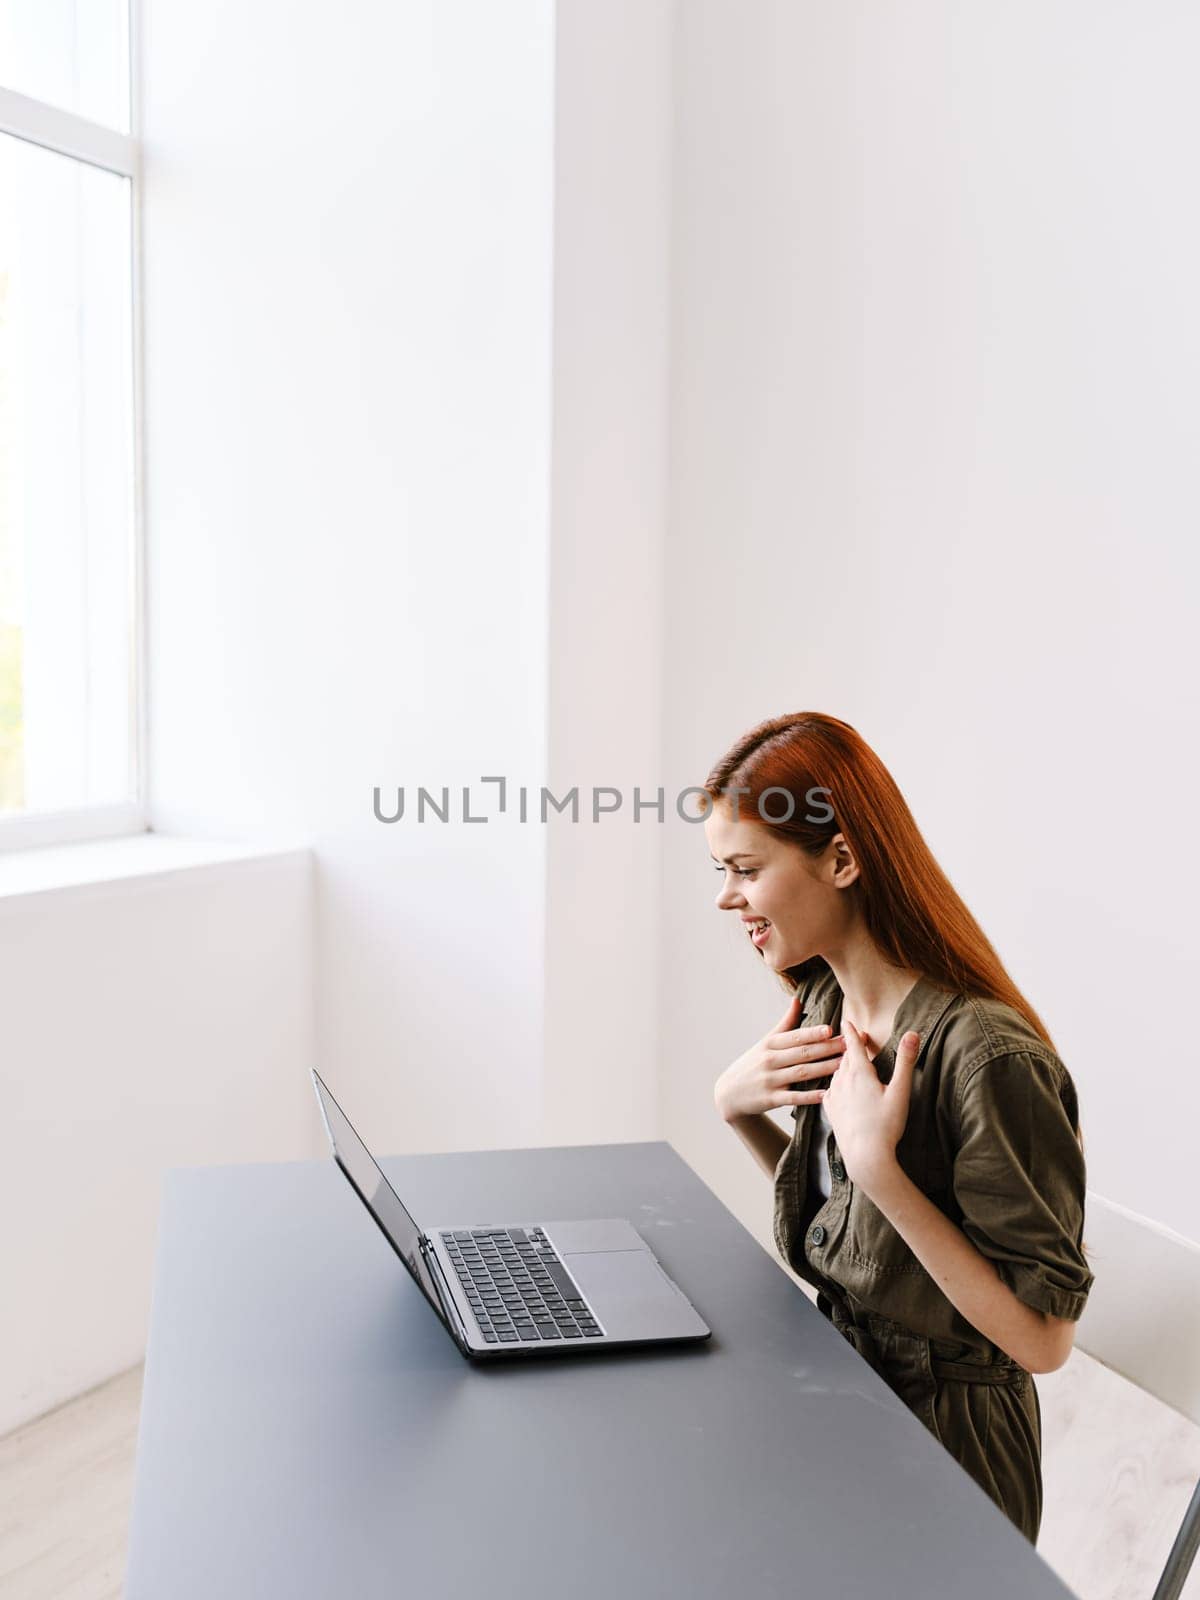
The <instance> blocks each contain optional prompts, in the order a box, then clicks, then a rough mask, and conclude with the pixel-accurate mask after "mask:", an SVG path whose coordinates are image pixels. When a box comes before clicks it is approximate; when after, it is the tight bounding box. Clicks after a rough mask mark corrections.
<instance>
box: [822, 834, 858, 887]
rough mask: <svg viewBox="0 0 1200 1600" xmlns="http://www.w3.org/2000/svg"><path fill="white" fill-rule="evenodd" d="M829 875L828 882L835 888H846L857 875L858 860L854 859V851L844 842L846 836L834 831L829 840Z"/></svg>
mask: <svg viewBox="0 0 1200 1600" xmlns="http://www.w3.org/2000/svg"><path fill="white" fill-rule="evenodd" d="M829 846H830V863H831V876H830V880H829V881H830V882H831V883H832V884H833V887H834V888H835V889H848V888H849V887H850V885H851V884H852V883H854V882H855V880H856V879H857V877H858V862H857V861H855V859H854V852H853V851H852V850H851V848H850V846H849V845H848V844H847V843H846V836H845V834H842V833H835V834H834V836H833V838H832V839H831V840H830V841H829Z"/></svg>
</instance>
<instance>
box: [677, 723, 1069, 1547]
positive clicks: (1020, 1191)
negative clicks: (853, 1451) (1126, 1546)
mask: <svg viewBox="0 0 1200 1600" xmlns="http://www.w3.org/2000/svg"><path fill="white" fill-rule="evenodd" d="M704 788H705V790H706V796H705V802H704V804H705V823H704V827H705V833H706V835H707V838H708V842H709V849H710V851H711V853H712V856H713V859H714V860H715V861H716V863H717V870H718V871H719V872H721V873H723V875H724V881H723V883H722V886H721V891H720V894H719V895H718V897H717V905H718V906H719V907H720V908H721V909H722V910H725V911H731V912H734V913H735V914H736V915H737V916H738V917H739V918H740V919H741V921H742V923H743V924H744V925H745V937H746V938H747V939H748V940H749V941H750V942H751V943H752V944H753V946H754V948H755V949H756V950H757V951H758V952H760V959H761V960H762V961H763V962H764V963H765V964H766V965H767V966H768V967H770V968H771V969H772V971H774V972H775V973H777V974H778V975H779V976H780V978H781V979H782V980H783V983H784V987H785V988H786V989H787V990H788V992H789V993H790V994H791V995H792V999H791V1002H790V1004H789V1005H788V1008H787V1010H786V1012H785V1013H784V1015H783V1017H782V1018H781V1020H780V1022H779V1024H778V1025H777V1027H776V1028H775V1029H774V1030H772V1031H771V1032H770V1033H768V1034H767V1035H766V1036H765V1037H764V1038H763V1039H760V1040H759V1041H758V1043H757V1044H755V1045H754V1046H752V1047H751V1049H749V1050H748V1051H747V1052H746V1054H745V1055H744V1056H742V1057H741V1058H740V1059H739V1060H738V1061H735V1062H734V1063H733V1065H732V1066H730V1067H729V1068H728V1070H727V1071H726V1072H724V1073H723V1074H722V1076H721V1077H720V1079H719V1080H718V1082H717V1084H716V1088H715V1091H714V1098H715V1101H716V1105H717V1109H718V1111H719V1112H720V1113H721V1115H722V1117H723V1118H724V1119H725V1121H726V1122H728V1123H729V1124H730V1125H731V1126H732V1127H733V1128H734V1129H735V1130H736V1131H737V1133H738V1134H739V1135H740V1136H741V1138H742V1139H743V1140H744V1142H745V1143H746V1145H747V1146H748V1148H749V1149H750V1150H751V1152H752V1153H753V1154H754V1156H755V1157H756V1159H757V1160H758V1161H759V1163H760V1164H761V1165H762V1167H763V1168H764V1169H765V1171H766V1172H768V1173H769V1174H770V1175H771V1177H772V1178H773V1179H774V1183H775V1241H776V1244H777V1245H778V1247H779V1251H780V1253H781V1255H782V1256H783V1258H784V1260H785V1261H787V1263H788V1264H789V1266H791V1267H792V1268H793V1270H794V1271H795V1272H796V1273H798V1274H799V1276H800V1277H802V1278H804V1279H805V1280H806V1281H807V1282H809V1283H811V1284H812V1285H813V1286H814V1288H815V1289H816V1290H817V1291H818V1293H817V1305H818V1306H819V1307H820V1309H821V1311H822V1312H823V1313H824V1314H825V1315H826V1316H827V1317H828V1318H830V1320H831V1321H832V1322H833V1323H834V1324H835V1326H836V1327H837V1328H838V1329H839V1330H840V1331H841V1332H842V1333H843V1334H844V1335H845V1336H846V1338H847V1339H849V1340H850V1341H851V1343H852V1344H853V1345H854V1346H855V1348H856V1349H857V1350H858V1351H859V1353H860V1354H861V1355H863V1356H864V1357H865V1358H866V1360H867V1361H869V1362H870V1363H871V1365H872V1366H873V1367H875V1368H876V1370H877V1371H878V1372H879V1373H880V1374H881V1376H882V1377H883V1378H884V1379H885V1380H886V1381H887V1382H888V1383H889V1384H890V1385H891V1387H892V1388H893V1389H894V1390H895V1391H896V1393H897V1394H899V1395H900V1397H901V1398H902V1399H903V1400H904V1401H906V1403H907V1404H908V1405H909V1406H910V1407H911V1408H912V1409H913V1411H915V1412H916V1414H917V1415H918V1416H919V1417H920V1418H921V1420H922V1421H923V1422H924V1423H925V1424H926V1426H927V1427H928V1428H929V1429H930V1430H931V1431H932V1432H933V1434H934V1435H935V1437H936V1438H938V1439H939V1440H940V1441H941V1442H942V1444H944V1445H945V1447H946V1448H947V1449H948V1450H949V1451H950V1453H951V1454H952V1455H953V1456H954V1457H955V1459H956V1460H957V1461H958V1462H959V1463H960V1465H961V1466H962V1467H964V1468H965V1470H966V1471H967V1472H969V1473H970V1475H971V1476H972V1477H973V1478H974V1479H975V1481H976V1482H977V1483H978V1484H979V1485H980V1486H981V1487H982V1488H983V1489H984V1490H985V1491H986V1492H987V1493H988V1494H989V1495H991V1497H992V1498H993V1500H995V1501H996V1503H997V1504H998V1505H999V1506H1000V1508H1001V1510H1003V1511H1004V1512H1005V1513H1006V1514H1007V1515H1008V1516H1009V1517H1010V1518H1011V1519H1012V1521H1013V1522H1014V1523H1015V1524H1016V1526H1017V1527H1018V1528H1020V1530H1021V1531H1022V1532H1023V1533H1024V1534H1025V1535H1026V1537H1027V1538H1028V1539H1029V1540H1030V1542H1031V1543H1035V1544H1036V1542H1037V1535H1038V1529H1039V1526H1040V1523H1041V1514H1042V1475H1041V1409H1040V1406H1039V1403H1038V1396H1037V1389H1036V1386H1035V1385H1034V1383H1033V1380H1032V1378H1031V1376H1030V1374H1031V1373H1035V1372H1052V1371H1054V1369H1055V1368H1057V1367H1060V1366H1062V1364H1063V1362H1064V1361H1066V1359H1067V1357H1068V1355H1069V1354H1070V1351H1071V1346H1072V1343H1073V1340H1074V1325H1075V1321H1076V1320H1077V1319H1078V1317H1079V1316H1080V1314H1081V1313H1082V1311H1083V1307H1084V1304H1085V1302H1086V1299H1087V1294H1088V1290H1089V1288H1090V1287H1091V1283H1092V1273H1091V1272H1090V1271H1089V1269H1088V1265H1087V1262H1086V1260H1085V1258H1084V1254H1083V1246H1082V1232H1083V1209H1084V1192H1085V1187H1086V1179H1085V1170H1084V1157H1083V1146H1082V1138H1081V1135H1080V1131H1079V1118H1078V1108H1077V1101H1076V1094H1075V1086H1074V1084H1073V1083H1072V1081H1071V1077H1070V1074H1069V1073H1068V1071H1067V1069H1066V1067H1065V1066H1064V1065H1063V1063H1062V1061H1061V1060H1060V1059H1059V1057H1058V1055H1057V1053H1056V1051H1055V1049H1054V1044H1053V1041H1052V1040H1051V1038H1050V1035H1049V1034H1048V1033H1047V1031H1046V1029H1045V1026H1044V1025H1043V1023H1042V1021H1041V1019H1040V1018H1039V1017H1038V1015H1037V1013H1036V1012H1035V1011H1034V1010H1033V1008H1032V1007H1031V1006H1030V1004H1029V1002H1028V1001H1027V1000H1026V999H1025V998H1024V996H1023V995H1022V994H1021V993H1020V991H1019V990H1018V989H1017V987H1016V985H1015V984H1014V983H1013V981H1012V979H1011V978H1010V977H1009V976H1008V973H1007V972H1006V971H1005V969H1004V967H1003V965H1002V963H1001V961H1000V959H999V957H998V956H997V955H996V952H995V951H994V950H993V949H992V946H991V945H990V944H989V943H988V940H987V938H986V937H985V935H984V934H983V932H982V930H981V929H980V927H979V925H978V923H977V922H976V921H975V919H974V918H973V917H972V915H971V913H970V912H969V911H968V910H967V908H966V906H965V905H964V904H963V902H962V900H960V898H959V897H958V895H957V894H956V893H955V891H954V888H953V887H952V885H951V884H950V882H949V880H948V879H947V877H946V875H945V874H944V873H943V872H942V870H941V868H940V867H939V866H938V864H937V862H936V861H935V860H934V858H933V856H932V854H931V853H930V850H929V847H928V846H927V845H926V843H925V841H924V839H923V838H922V837H921V834H920V832H919V831H918V829H917V826H916V823H915V822H914V821H913V818H912V814H911V813H910V811H909V809H908V807H907V805H906V804H905V802H904V799H903V797H902V796H901V794H900V791H899V789H898V788H897V787H896V784H895V782H894V781H893V779H892V777H891V776H890V774H889V773H888V771H887V769H886V768H885V767H884V765H883V763H882V762H881V761H880V760H879V758H878V756H876V755H875V754H874V752H873V751H872V750H871V749H870V748H869V747H868V746H867V745H866V744H865V743H864V741H863V740H862V739H861V738H860V737H859V735H858V734H857V733H856V732H855V730H854V729H853V728H851V727H849V726H848V725H847V724H846V723H844V722H839V721H838V720H837V719H836V718H835V717H827V716H822V715H820V714H819V713H817V712H800V713H798V714H796V715H794V716H787V717H778V718H775V719H774V720H772V721H769V722H764V723H762V724H761V725H760V726H758V727H756V728H754V729H752V730H751V732H749V733H748V734H746V735H745V737H744V738H742V739H740V740H739V741H738V743H737V744H736V745H734V747H733V749H732V750H730V752H729V753H728V755H726V756H725V757H724V758H723V759H722V760H721V761H719V762H718V763H717V765H716V766H715V767H714V768H713V770H712V772H711V773H710V774H709V776H708V778H707V780H706V782H705V785H704ZM779 1106H792V1107H794V1109H793V1111H792V1116H793V1117H794V1118H795V1121H796V1126H795V1131H794V1133H793V1134H792V1136H791V1138H790V1139H789V1138H788V1136H787V1135H786V1134H785V1133H784V1131H783V1130H782V1129H781V1128H780V1127H779V1125H778V1124H777V1123H776V1122H775V1121H774V1120H773V1119H772V1118H771V1117H770V1116H768V1115H766V1113H768V1112H769V1111H771V1110H772V1109H774V1108H776V1107H779Z"/></svg>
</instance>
